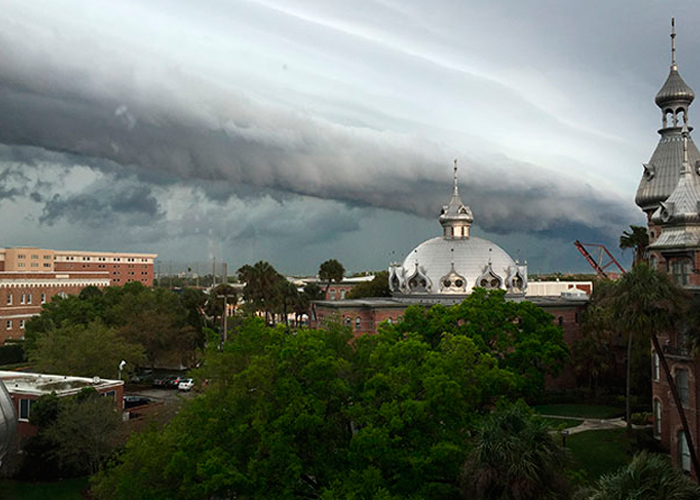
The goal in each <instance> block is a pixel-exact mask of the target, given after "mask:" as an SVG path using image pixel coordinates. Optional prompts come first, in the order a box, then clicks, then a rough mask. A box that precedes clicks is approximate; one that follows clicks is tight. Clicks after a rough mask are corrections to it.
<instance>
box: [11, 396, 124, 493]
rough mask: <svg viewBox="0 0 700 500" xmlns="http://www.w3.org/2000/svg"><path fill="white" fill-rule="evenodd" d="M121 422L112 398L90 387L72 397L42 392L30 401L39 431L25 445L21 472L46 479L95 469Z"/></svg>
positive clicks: (111, 445) (32, 420)
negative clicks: (101, 394) (61, 396)
mask: <svg viewBox="0 0 700 500" xmlns="http://www.w3.org/2000/svg"><path fill="white" fill-rule="evenodd" d="M120 422H121V412H120V411H119V409H118V408H117V407H116V406H115V402H114V399H113V398H108V397H102V396H100V395H99V394H98V393H97V392H96V391H95V390H94V389H92V388H84V389H82V390H81V391H80V392H79V393H78V394H77V395H75V396H72V397H64V398H58V397H57V396H56V394H55V393H53V394H48V395H44V396H41V397H40V398H39V399H38V400H37V401H36V402H35V403H34V404H33V405H32V410H31V415H30V423H32V424H33V425H35V426H37V428H38V432H37V435H36V436H33V437H31V438H29V440H28V441H27V443H26V444H25V446H24V460H23V464H22V470H21V471H20V476H21V477H23V478H25V479H32V480H37V479H40V480H48V479H55V478H58V477H70V476H82V475H85V474H90V473H95V472H96V471H97V470H98V469H99V468H100V467H101V465H102V464H103V463H104V462H105V460H106V459H107V458H109V456H111V455H112V453H113V450H114V445H115V437H116V431H117V429H118V427H119V424H120Z"/></svg>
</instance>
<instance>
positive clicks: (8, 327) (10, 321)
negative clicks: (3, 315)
mask: <svg viewBox="0 0 700 500" xmlns="http://www.w3.org/2000/svg"><path fill="white" fill-rule="evenodd" d="M5 329H7V330H12V320H11V319H8V320H7V322H6V323H5Z"/></svg>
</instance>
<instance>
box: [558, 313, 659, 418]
mask: <svg viewBox="0 0 700 500" xmlns="http://www.w3.org/2000/svg"><path fill="white" fill-rule="evenodd" d="M558 321H559V326H564V316H559V318H558ZM647 408H648V407H647Z"/></svg>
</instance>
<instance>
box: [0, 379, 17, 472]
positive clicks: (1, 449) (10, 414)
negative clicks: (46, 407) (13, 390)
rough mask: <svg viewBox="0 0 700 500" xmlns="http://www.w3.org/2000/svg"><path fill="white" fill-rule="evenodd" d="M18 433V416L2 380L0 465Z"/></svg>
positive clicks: (0, 394)
mask: <svg viewBox="0 0 700 500" xmlns="http://www.w3.org/2000/svg"><path fill="white" fill-rule="evenodd" d="M16 431H17V416H16V415H15V407H14V405H13V404H12V398H11V397H10V393H9V392H8V391H7V388H6V387H5V384H3V382H2V380H0V464H2V460H3V458H5V455H7V452H8V451H9V450H10V447H11V446H12V444H13V443H14V440H15V433H16Z"/></svg>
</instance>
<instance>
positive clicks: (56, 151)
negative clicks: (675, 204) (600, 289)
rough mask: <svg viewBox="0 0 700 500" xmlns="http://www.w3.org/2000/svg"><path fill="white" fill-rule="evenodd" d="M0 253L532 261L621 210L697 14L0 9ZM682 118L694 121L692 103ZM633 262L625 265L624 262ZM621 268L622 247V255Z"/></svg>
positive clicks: (622, 7)
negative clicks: (460, 252) (444, 252)
mask: <svg viewBox="0 0 700 500" xmlns="http://www.w3.org/2000/svg"><path fill="white" fill-rule="evenodd" d="M0 12H2V13H3V14H2V16H0V181H1V182H0V227H1V228H2V232H1V233H0V234H1V236H0V245H3V246H18V245H27V244H31V245H38V246H45V247H49V248H57V249H93V250H110V249H115V250H132V251H153V252H157V253H158V254H159V255H160V260H161V261H169V260H174V261H206V260H208V259H210V258H212V257H216V258H217V260H222V259H225V260H226V261H228V262H229V265H230V266H231V268H233V269H235V268H237V267H238V266H240V265H242V264H245V263H251V262H254V261H257V260H260V259H265V260H268V261H270V262H271V263H272V264H273V265H274V266H275V267H277V269H278V270H280V271H283V272H286V273H314V272H315V271H316V270H317V269H318V265H319V263H320V262H322V261H323V260H326V259H328V258H337V259H339V260H340V261H341V262H343V263H344V264H345V267H346V268H347V269H349V270H352V271H354V270H362V269H382V268H386V267H387V265H388V263H389V261H391V260H401V259H403V256H405V255H406V254H407V253H409V252H410V251H411V249H412V248H413V247H414V246H416V245H417V244H418V243H420V242H421V241H423V240H424V239H427V238H429V237H432V236H435V235H437V234H439V233H440V226H439V224H438V222H437V216H438V213H439V208H440V206H441V205H442V204H444V203H446V202H447V200H448V199H449V195H450V192H451V179H452V168H451V167H452V160H453V159H454V158H459V165H460V181H461V182H460V183H461V187H460V192H461V193H462V198H463V200H464V201H465V202H466V203H467V204H469V205H470V206H471V207H472V210H473V212H474V216H475V224H476V226H477V228H476V230H475V233H476V234H478V235H480V236H484V237H487V238H490V239H492V240H494V241H495V242H496V243H498V244H500V245H501V246H503V247H504V249H506V250H507V251H508V252H509V253H510V254H511V255H513V257H516V256H518V255H519V256H520V258H521V259H527V260H528V263H529V265H530V271H531V272H540V271H550V270H561V271H575V270H584V271H587V270H588V268H587V265H586V264H585V262H584V261H583V258H582V257H580V256H579V254H578V253H577V251H576V250H575V248H574V247H573V245H572V242H573V240H575V239H581V240H582V241H592V242H603V243H606V244H608V246H609V247H610V248H611V250H613V249H614V251H615V253H616V254H619V251H617V249H616V241H617V239H618V237H619V234H620V233H621V231H622V230H623V229H625V228H626V227H627V226H628V225H629V224H641V223H643V217H642V214H641V212H640V211H639V210H638V209H637V207H636V206H635V205H634V192H635V190H636V187H637V184H638V182H639V179H640V177H641V172H642V167H641V164H642V163H643V162H646V161H647V160H648V159H649V157H650V155H651V152H652V151H653V149H654V147H655V145H656V142H657V140H658V136H657V134H656V130H657V129H658V128H659V126H660V119H661V118H660V117H661V113H660V112H659V110H658V108H656V106H655V105H654V103H653V98H654V95H655V94H656V92H657V90H658V89H659V88H660V86H661V85H662V83H663V82H664V80H665V78H666V76H667V74H668V68H669V64H670V48H669V47H670V41H669V37H668V33H669V23H670V17H671V16H676V18H677V26H678V33H679V34H678V38H677V44H678V63H679V68H680V72H681V74H682V75H683V77H684V79H685V80H686V82H688V84H689V85H691V87H695V88H696V89H698V90H700V65H699V64H698V59H697V58H698V56H697V54H700V32H698V31H697V30H694V29H693V24H692V22H693V20H694V19H697V18H698V14H700V4H698V3H697V2H693V1H690V0H688V1H678V2H674V5H673V9H672V8H671V7H670V6H669V5H667V3H666V2H659V1H657V0H641V1H640V0H634V1H633V0H618V1H616V2H610V1H602V0H592V1H588V2H562V1H556V0H549V1H546V0H541V1H535V0H503V1H499V2H476V1H465V0H460V1H457V0H450V1H448V0H436V1H433V2H425V1H419V0H401V1H399V0H377V1H374V0H355V1H352V2H348V1H340V0H317V1H316V0H304V1H301V0H298V1H297V0H286V1H281V0H262V1H229V0H218V1H217V0H200V1H198V2H192V1H191V0H120V1H119V2H107V1H104V0H32V1H31V2H29V1H27V0H0ZM689 117H690V121H691V124H692V123H695V122H694V110H693V108H692V107H691V110H690V113H689ZM628 257H631V256H628ZM627 260H629V258H628V259H627Z"/></svg>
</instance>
